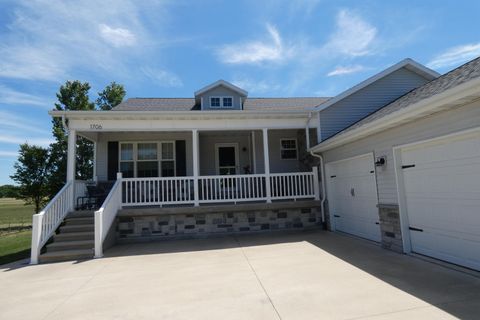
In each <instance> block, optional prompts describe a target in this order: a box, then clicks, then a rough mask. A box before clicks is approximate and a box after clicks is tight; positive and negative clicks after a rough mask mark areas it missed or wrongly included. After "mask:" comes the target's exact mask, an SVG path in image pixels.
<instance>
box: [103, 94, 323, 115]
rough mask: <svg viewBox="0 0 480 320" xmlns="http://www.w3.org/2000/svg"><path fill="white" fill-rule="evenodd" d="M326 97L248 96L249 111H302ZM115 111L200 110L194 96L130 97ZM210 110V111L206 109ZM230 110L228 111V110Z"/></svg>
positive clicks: (247, 106) (321, 101)
mask: <svg viewBox="0 0 480 320" xmlns="http://www.w3.org/2000/svg"><path fill="white" fill-rule="evenodd" d="M328 99H329V98H324V97H306V98H247V99H245V102H244V108H243V109H244V110H247V111H296V110H298V111H302V110H309V109H313V108H314V107H315V106H318V105H319V104H321V103H323V102H325V101H327V100H328ZM112 110H114V111H190V110H200V106H199V105H198V104H196V103H195V99H194V98H130V99H127V100H125V101H124V102H122V103H121V104H119V105H118V106H116V107H115V108H113V109H112ZM206 112H208V111H206ZM226 112H228V111H226Z"/></svg>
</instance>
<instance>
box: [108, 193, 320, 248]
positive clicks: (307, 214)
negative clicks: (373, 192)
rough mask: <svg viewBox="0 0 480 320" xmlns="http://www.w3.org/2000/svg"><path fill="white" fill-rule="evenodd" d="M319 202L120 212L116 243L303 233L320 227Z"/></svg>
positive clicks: (148, 209)
mask: <svg viewBox="0 0 480 320" xmlns="http://www.w3.org/2000/svg"><path fill="white" fill-rule="evenodd" d="M319 217H320V202H319V201H297V202H282V203H280V202H277V203H271V204H267V203H255V204H236V205H233V204H232V205H221V206H208V207H202V206H201V207H180V208H178V207H177V208H131V209H122V210H120V212H119V214H118V217H117V223H118V224H117V231H116V236H117V240H118V241H119V242H124V241H135V240H154V239H162V238H169V237H197V236H206V235H209V234H222V233H245V232H258V231H271V230H281V229H305V228H314V227H318V226H319V225H320V223H319V221H320V218H319Z"/></svg>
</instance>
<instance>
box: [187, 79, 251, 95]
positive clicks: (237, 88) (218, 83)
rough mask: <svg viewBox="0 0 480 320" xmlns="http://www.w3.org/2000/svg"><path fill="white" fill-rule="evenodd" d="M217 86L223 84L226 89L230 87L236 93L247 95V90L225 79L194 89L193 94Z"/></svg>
mask: <svg viewBox="0 0 480 320" xmlns="http://www.w3.org/2000/svg"><path fill="white" fill-rule="evenodd" d="M218 86H224V87H225V88H228V89H230V90H232V91H235V92H236V93H238V94H240V95H242V96H245V97H246V96H247V95H248V92H247V91H245V90H243V89H241V88H239V87H237V86H236V85H234V84H231V83H230V82H227V81H225V80H218V81H215V82H214V83H212V84H210V85H208V86H206V87H203V88H202V89H200V90H197V91H195V93H194V94H195V96H199V95H201V94H204V93H205V92H207V91H209V90H211V89H213V88H216V87H218Z"/></svg>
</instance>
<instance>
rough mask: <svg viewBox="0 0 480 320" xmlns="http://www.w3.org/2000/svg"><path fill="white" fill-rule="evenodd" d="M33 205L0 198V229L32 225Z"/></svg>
mask: <svg viewBox="0 0 480 320" xmlns="http://www.w3.org/2000/svg"><path fill="white" fill-rule="evenodd" d="M33 214H34V206H33V205H25V203H24V202H23V200H17V199H12V198H0V229H2V228H6V227H8V226H9V225H10V226H20V225H24V226H30V225H32V215H33Z"/></svg>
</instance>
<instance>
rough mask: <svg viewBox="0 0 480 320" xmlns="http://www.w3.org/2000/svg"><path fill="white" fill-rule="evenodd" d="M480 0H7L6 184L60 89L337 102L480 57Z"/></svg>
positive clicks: (0, 114)
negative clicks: (77, 83)
mask: <svg viewBox="0 0 480 320" xmlns="http://www.w3.org/2000/svg"><path fill="white" fill-rule="evenodd" d="M478 12H480V1H478V0H477V1H458V0H455V1H448V0H435V1H428V0H426V1H408V0H402V1H393V0H391V1H381V0H378V1H373V0H370V1H369V0H364V1H342V0H337V1H327V0H265V1H262V0H252V1H249V0H247V1H227V0H225V1H219V0H217V1H215V0H202V1H185V0H171V1H170V0H165V1H161V0H153V1H147V0H143V1H135V0H104V1H99V0H75V1H73V0H72V1H66V0H64V1H57V0H15V1H13V0H0V185H2V184H6V183H12V181H11V179H10V178H9V176H10V175H11V174H12V173H13V164H14V162H15V160H16V158H17V156H18V147H19V144H21V143H24V142H28V143H30V144H36V145H41V146H48V144H49V143H51V142H52V141H53V139H52V136H51V118H50V117H49V115H48V110H50V109H52V108H53V104H54V102H55V100H56V96H55V93H56V92H58V89H59V87H60V85H62V84H63V83H65V81H67V80H81V81H86V82H89V83H90V85H91V87H92V89H91V90H90V98H91V100H95V99H96V98H97V93H98V92H99V91H101V90H102V89H103V88H104V87H105V86H106V85H107V84H109V83H110V82H111V81H116V82H117V83H121V84H123V85H124V86H125V88H126V91H127V97H193V92H194V91H196V90H198V89H200V88H202V87H204V86H205V85H208V84H210V83H212V82H214V81H216V80H218V79H224V80H227V81H230V82H232V83H234V84H236V85H238V86H240V87H241V88H243V89H245V90H247V91H248V92H249V96H250V97H285V96H287V97H290V96H291V97H309V96H322V97H330V96H335V95H337V94H339V93H341V92H342V91H344V90H346V89H348V88H350V87H351V86H353V85H355V84H357V83H358V82H360V81H363V80H365V79H366V78H368V77H370V76H372V75H374V74H376V73H378V72H380V71H382V70H383V69H385V68H387V67H389V66H391V65H393V64H395V63H397V62H398V61H400V60H402V59H404V58H407V57H409V58H412V59H414V60H416V61H418V62H420V63H422V64H425V65H427V66H428V67H430V68H432V69H434V70H436V71H438V72H440V73H444V72H446V71H449V70H451V69H452V68H455V67H457V66H459V65H461V64H463V63H464V62H467V61H469V60H471V59H473V58H475V57H477V56H479V55H480V33H479V32H478V30H480V19H478Z"/></svg>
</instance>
